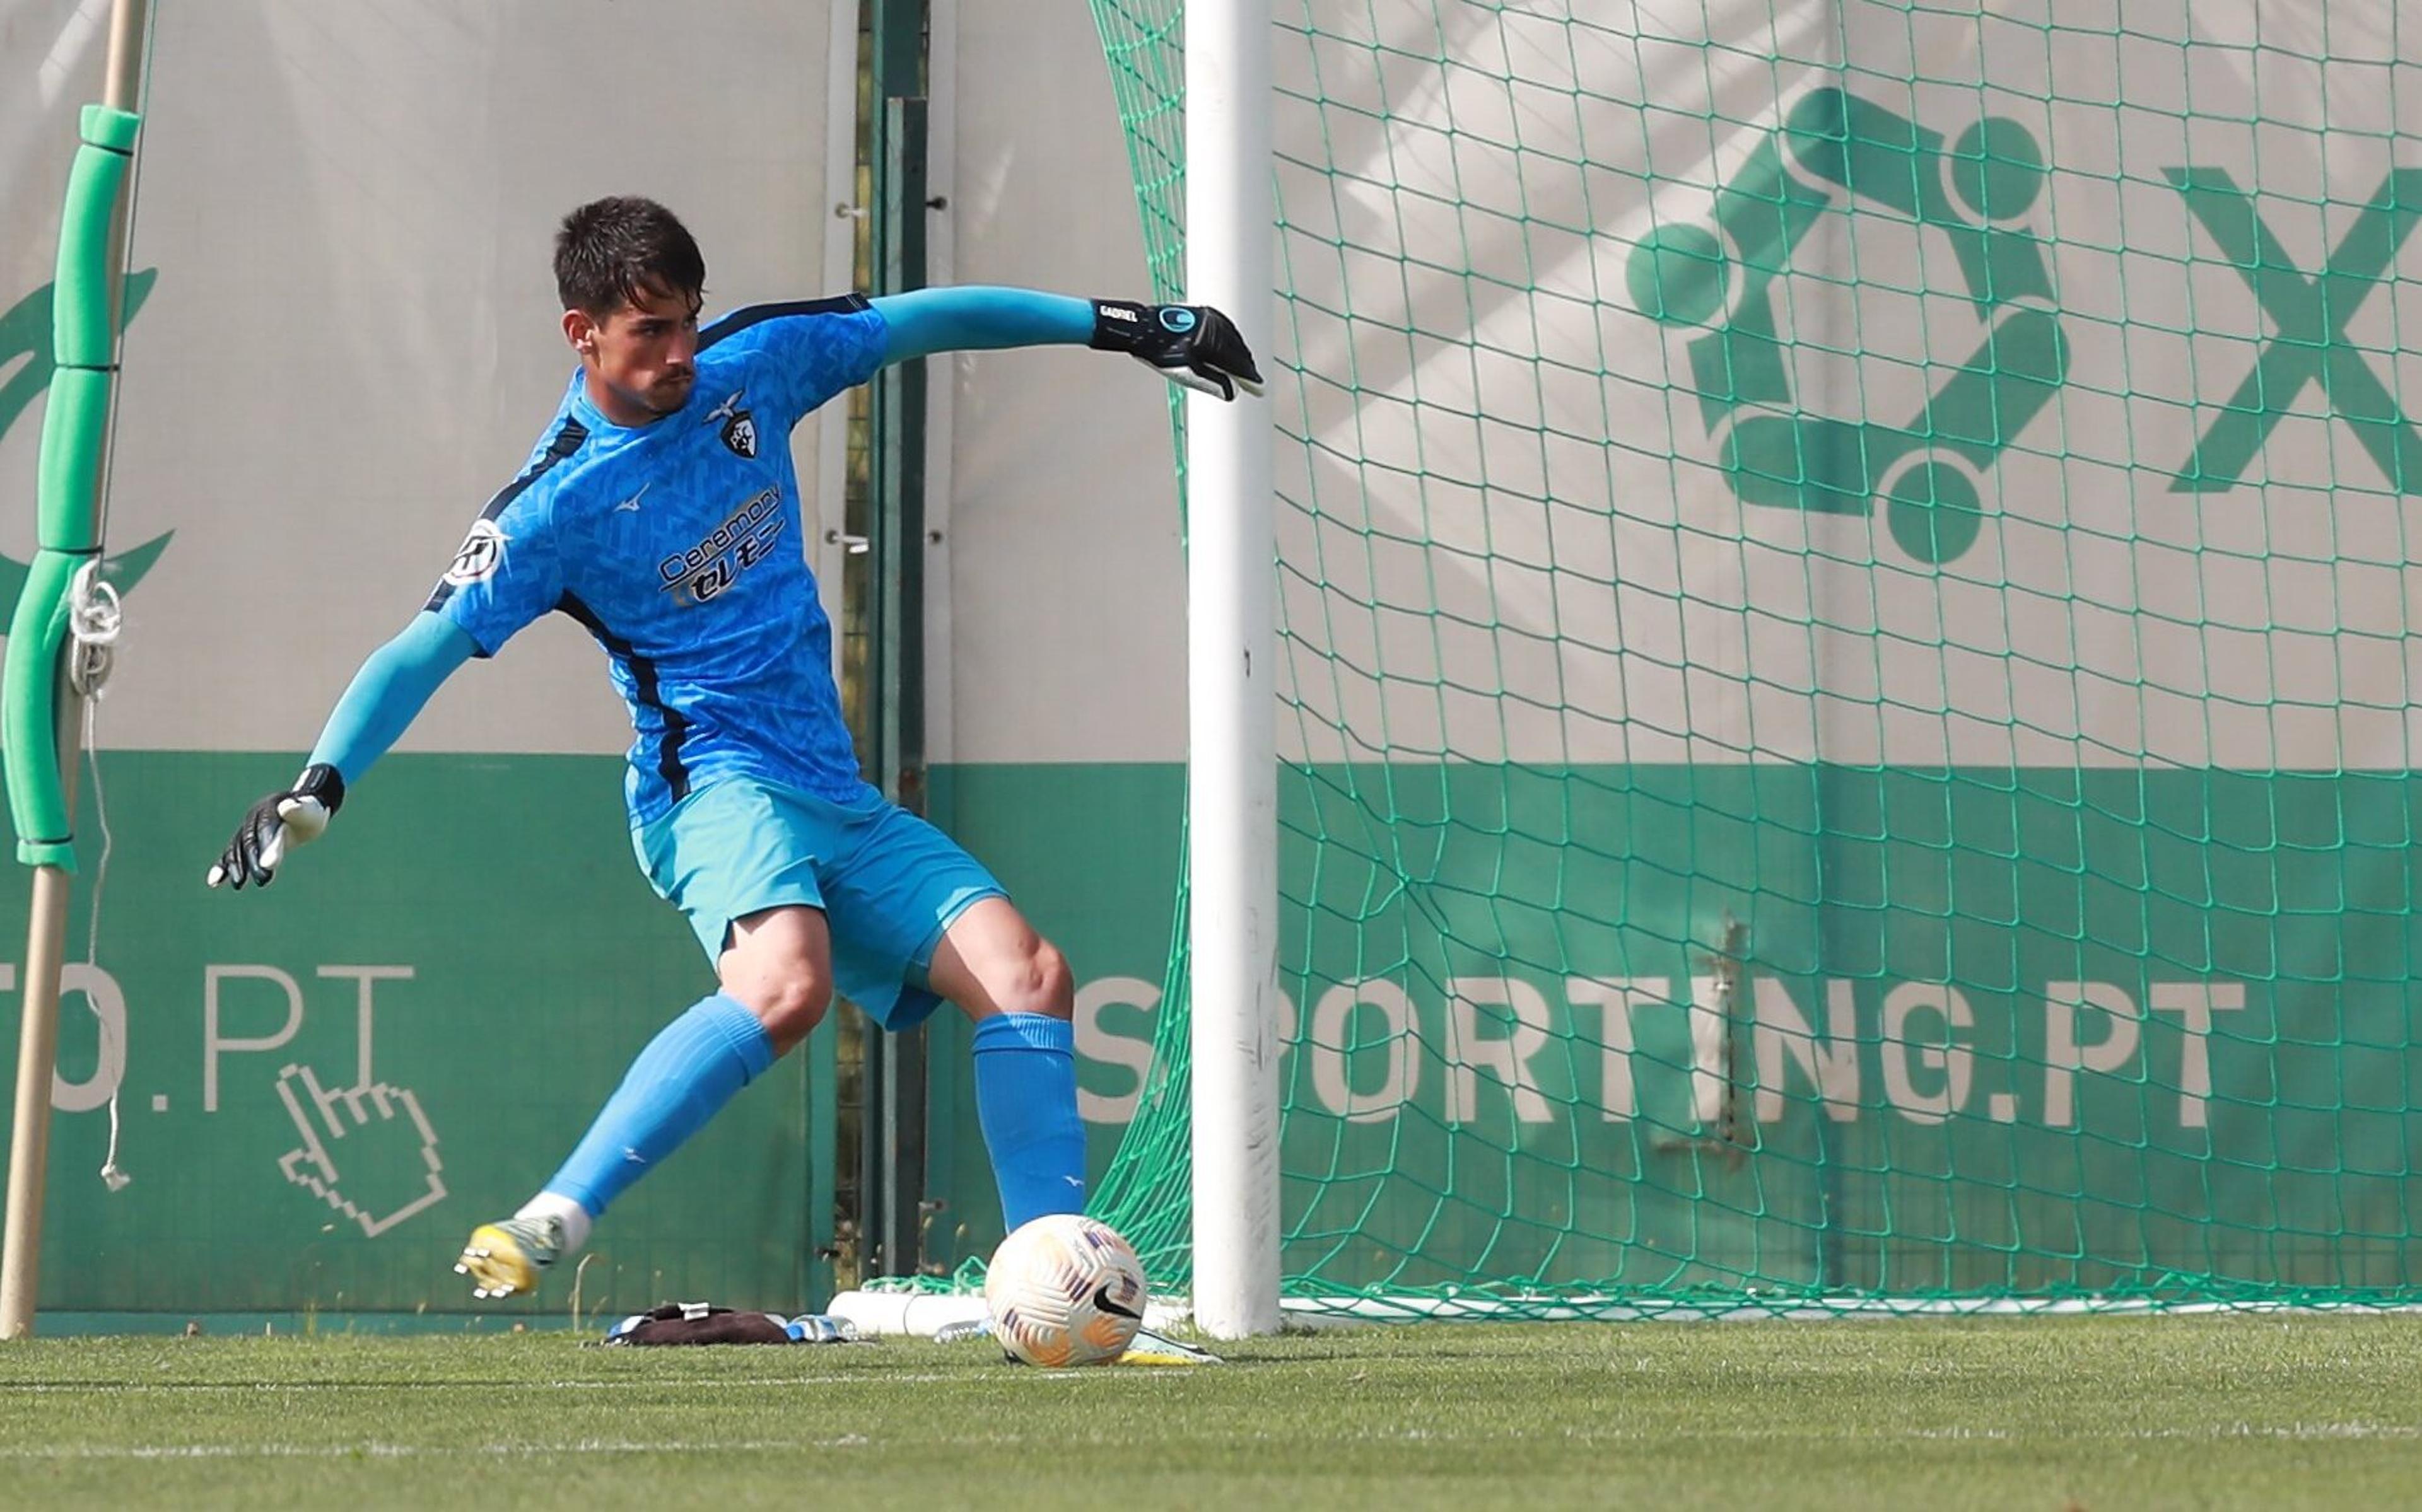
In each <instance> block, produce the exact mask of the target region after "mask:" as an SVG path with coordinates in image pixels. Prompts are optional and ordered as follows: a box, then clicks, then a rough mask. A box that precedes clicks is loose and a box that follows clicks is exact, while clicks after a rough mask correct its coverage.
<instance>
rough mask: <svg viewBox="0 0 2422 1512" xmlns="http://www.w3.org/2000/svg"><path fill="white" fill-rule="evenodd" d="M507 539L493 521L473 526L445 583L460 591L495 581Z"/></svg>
mask: <svg viewBox="0 0 2422 1512" xmlns="http://www.w3.org/2000/svg"><path fill="white" fill-rule="evenodd" d="M508 539H510V537H508V536H506V534H505V533H504V532H503V531H501V530H499V529H497V528H496V522H495V521H493V520H479V521H474V522H472V524H471V534H469V535H468V536H465V537H464V538H463V547H462V549H461V550H460V551H458V552H456V553H454V562H453V565H452V566H450V567H448V568H447V569H446V581H447V582H448V583H451V584H453V585H455V586H456V587H458V588H459V587H464V586H466V585H470V584H473V583H480V582H484V581H486V580H487V579H489V578H492V577H495V575H496V569H497V568H498V567H500V566H502V565H503V563H504V560H505V542H506V541H507V540H508Z"/></svg>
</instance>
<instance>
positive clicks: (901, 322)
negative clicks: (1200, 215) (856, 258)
mask: <svg viewBox="0 0 2422 1512" xmlns="http://www.w3.org/2000/svg"><path fill="white" fill-rule="evenodd" d="M873 304H874V308H875V311H876V313H878V314H880V315H881V316H882V317H883V319H884V322H885V326H886V331H885V337H884V342H885V345H884V352H883V360H884V362H885V363H886V364H887V365H889V364H891V363H896V362H905V361H907V360H908V359H909V358H911V357H924V356H929V355H931V354H932V353H934V352H937V351H997V350H999V349H1000V348H1003V347H1047V346H1071V347H1073V346H1077V345H1084V346H1089V347H1092V348H1093V349H1094V350H1095V351H1124V352H1125V353H1126V354H1127V355H1129V356H1131V357H1133V358H1135V359H1136V360H1137V361H1138V362H1140V363H1142V364H1143V365H1144V366H1147V367H1150V368H1152V369H1153V370H1154V371H1155V372H1157V373H1158V374H1160V375H1161V376H1162V377H1163V378H1166V379H1168V380H1169V381H1170V382H1172V383H1179V384H1183V385H1184V386H1185V387H1187V388H1190V389H1195V390H1199V391H1200V392H1202V393H1204V394H1217V395H1218V396H1219V397H1221V398H1223V399H1233V398H1235V397H1236V390H1238V389H1240V388H1241V389H1243V390H1244V391H1245V392H1246V393H1248V394H1255V395H1258V394H1260V393H1261V392H1262V374H1261V369H1260V368H1258V367H1256V366H1254V365H1253V353H1252V351H1251V350H1250V348H1248V347H1247V346H1246V345H1245V338H1244V337H1243V336H1242V335H1238V334H1237V331H1236V326H1235V322H1234V321H1232V320H1229V319H1228V318H1227V317H1226V316H1225V315H1222V314H1220V313H1219V311H1218V310H1215V309H1213V308H1212V307H1211V306H1209V305H1207V304H1136V303H1134V302H1132V301H1129V300H1116V299H1094V300H1084V299H1073V298H1071V297H1069V296H1068V295H1065V294H1045V293H1040V292H1037V291H1036V290H1034V289H1030V288H989V287H984V286H980V285H966V286H961V287H956V288H920V289H917V290H915V291H913V292H911V293H906V294H887V295H884V296H883V297H882V298H880V299H877V300H875V301H874V302H873Z"/></svg>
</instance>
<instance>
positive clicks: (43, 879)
mask: <svg viewBox="0 0 2422 1512" xmlns="http://www.w3.org/2000/svg"><path fill="white" fill-rule="evenodd" d="M148 12H149V0H117V5H116V7H115V8H114V9H113V10H112V12H111V15H110V23H109V62H108V77H107V81H106V83H105V85H104V86H103V88H102V110H103V117H102V119H101V120H100V121H98V122H96V121H95V120H94V119H93V118H92V114H91V113H90V112H87V118H86V148H84V152H92V151H95V150H103V151H106V150H123V151H125V152H127V153H129V154H131V152H132V149H133V146H134V137H133V129H132V125H133V123H132V120H131V117H133V116H134V113H135V112H136V111H137V110H139V109H140V108H141V106H142V101H143V54H144V44H145V41H146V39H147V37H148V34H149V24H148V23H149V15H148ZM113 117H125V118H113ZM96 126H98V127H100V129H101V131H100V133H99V134H100V135H104V136H111V137H112V140H111V141H110V142H109V143H108V144H107V145H106V146H104V145H103V144H102V142H100V141H98V140H97V139H96V130H95V128H96ZM119 133H122V135H123V138H124V140H123V143H122V146H120V145H119V144H118V142H117V141H116V140H115V136H116V135H117V134H119ZM82 157H83V153H79V159H80V162H79V170H80V171H81V170H82V169H83V168H84V164H83V162H82V161H81V159H82ZM117 172H118V179H117V183H116V187H115V192H114V193H113V194H112V195H111V199H112V204H111V207H110V210H109V214H108V232H107V242H106V246H105V249H104V252H103V256H102V284H101V290H100V297H101V298H102V299H104V300H105V301H106V303H107V310H108V315H107V319H108V327H107V335H106V352H105V357H104V358H103V359H102V361H103V363H104V366H102V368H101V369H99V374H100V376H99V378H98V380H97V384H96V387H95V391H94V393H93V396H92V397H93V402H94V406H95V408H94V409H93V412H92V413H91V414H90V416H89V418H87V419H86V421H85V424H84V429H85V431H86V434H85V435H84V436H83V437H82V438H81V442H82V444H83V446H84V447H85V448H86V456H87V460H86V461H85V462H83V463H82V464H81V465H82V466H83V468H85V469H86V470H87V471H88V473H89V476H90V480H91V486H90V489H89V491H88V492H87V496H86V498H84V499H82V500H70V501H68V507H69V509H71V510H73V509H82V510H83V511H84V514H83V518H82V519H81V520H80V521H71V522H69V523H68V524H67V525H66V528H65V534H67V535H69V536H71V537H73V538H74V542H75V544H74V549H73V550H71V551H69V552H65V553H55V552H54V551H52V550H50V548H52V547H54V545H55V542H54V541H53V540H52V539H50V537H51V536H52V534H53V531H52V529H51V522H49V521H47V520H46V521H45V522H44V527H45V528H44V532H43V534H44V540H43V545H44V547H45V548H46V549H45V551H44V552H43V553H40V554H41V555H44V556H53V557H54V559H55V561H56V562H59V563H61V564H62V565H65V566H67V567H68V568H69V569H72V565H73V564H72V558H73V557H75V556H81V557H83V558H84V559H86V560H89V561H98V560H100V558H101V522H102V505H103V501H104V500H105V499H106V498H107V497H108V491H109V478H108V454H109V447H108V436H109V422H108V416H109V411H110V406H111V405H112V404H113V403H114V391H115V388H116V385H115V383H113V382H109V380H110V379H111V378H112V377H114V375H115V370H116V367H117V364H118V337H119V333H120V331H121V329H122V328H123V324H124V311H123V308H122V301H123V299H124V295H125V288H124V285H125V271H126V237H127V226H128V222H129V220H130V219H131V215H130V211H131V209H132V205H133V200H134V190H133V176H132V174H131V173H128V172H127V171H126V170H125V168H124V167H123V166H119V167H118V169H117ZM76 201H77V195H76V194H75V186H74V185H73V184H72V183H71V192H70V198H69V204H68V209H67V215H68V217H69V219H70V221H71V222H72V221H73V218H74V217H75V216H76V215H77V214H78V211H79V206H78V204H77V202H76ZM75 234H76V227H75V226H73V225H72V224H70V225H63V226H62V227H61V230H60V237H61V242H62V244H63V245H65V244H67V243H68V242H70V241H71V238H72V237H73V236H74V235H75ZM53 293H54V297H55V300H56V301H57V308H58V310H59V312H60V313H59V323H60V325H61V326H62V327H64V326H65V325H66V324H67V323H68V322H69V321H70V320H72V319H73V318H74V317H73V311H72V309H71V289H70V288H68V287H67V282H66V280H64V279H63V280H61V282H60V284H59V285H58V286H56V287H55V288H54V290H53ZM93 360H94V359H93V358H91V357H88V356H85V355H83V354H81V353H77V352H75V351H71V350H69V347H68V344H67V343H64V342H63V343H62V344H61V350H60V351H59V353H58V361H59V366H60V374H61V376H60V378H58V379H55V380H54V383H55V386H54V389H53V392H52V405H53V407H54V410H55V411H60V412H62V413H64V411H65V410H66V409H67V408H69V407H70V406H67V405H63V404H62V399H63V397H64V396H65V395H66V392H67V385H66V383H65V382H64V381H63V380H64V378H65V375H66V372H67V369H68V368H69V367H70V366H71V363H87V364H88V363H90V362H92V361H93ZM86 371H87V372H90V371H92V369H90V368H87V369H86ZM50 425H51V418H50V417H46V419H45V426H44V429H45V440H46V441H47V439H48V432H49V429H50ZM44 449H45V451H49V450H50V449H51V448H50V447H48V446H47V445H46V446H45V448H44ZM46 582H47V583H48V591H49V592H50V593H51V594H52V595H53V597H54V599H55V605H56V609H55V613H56V614H59V615H64V613H65V608H66V598H65V595H66V585H65V583H64V582H63V581H55V580H49V579H46V578H45V576H44V575H43V574H41V573H39V572H37V573H32V574H29V575H28V577H27V579H26V584H25V588H24V595H25V598H26V599H31V597H32V596H33V595H34V594H35V593H37V592H38V591H42V590H43V589H44V585H45V583H46ZM34 607H39V605H31V604H28V603H25V602H24V601H22V600H21V603H20V606H19V616H18V618H17V619H16V620H15V621H12V630H11V634H10V639H11V640H12V641H14V640H16V639H19V638H20V634H21V631H19V630H18V629H17V628H16V627H17V626H19V625H22V623H23V622H24V616H25V613H26V611H27V610H28V609H29V608H34ZM13 649H15V647H12V650H13ZM75 654H76V648H75V645H74V643H73V642H72V641H63V642H62V643H61V644H60V645H59V647H58V649H57V653H56V655H55V657H54V658H53V659H52V665H51V666H50V668H49V669H48V672H49V676H50V678H51V681H50V683H49V686H48V688H47V689H45V690H42V692H41V697H42V698H43V699H44V700H47V701H50V702H52V703H53V706H54V708H55V727H56V734H57V746H56V759H57V762H58V765H57V768H56V776H57V789H58V790H57V803H58V816H59V818H60V820H61V834H62V835H63V836H65V835H66V834H67V832H66V830H65V822H64V821H65V820H67V819H70V818H72V817H73V815H74V812H75V772H76V760H75V756H76V752H77V749H78V747H79V745H80V743H81V742H80V740H79V736H80V733H81V731H82V730H83V727H84V699H83V697H82V696H81V695H79V694H77V693H76V691H75V689H74V687H73V686H72V684H71V682H70V680H69V678H68V675H67V669H68V665H69V662H70V659H71V658H72V657H73V656H74V655H75ZM27 670H30V671H32V672H33V673H34V674H35V675H36V676H39V675H40V673H41V670H42V669H40V668H32V669H27ZM24 755H25V754H24V751H23V750H22V749H20V748H18V746H17V744H16V742H11V751H10V756H11V760H12V762H14V761H22V760H23V759H24ZM12 775H13V774H12ZM11 800H12V803H13V802H14V800H15V795H14V793H13V792H12V794H11ZM18 838H19V849H20V854H21V856H23V855H25V854H27V851H26V843H27V842H28V841H29V840H31V839H34V838H36V837H35V836H32V835H29V834H28V833H27V831H26V828H25V826H24V824H22V823H21V824H20V825H19V827H18ZM43 838H49V837H48V836H44V837H43ZM69 838H71V836H69ZM65 844H66V839H64V838H63V839H60V840H58V841H57V842H56V843H55V845H54V846H53V847H49V848H44V849H43V850H39V851H38V852H36V853H35V854H36V855H37V856H38V857H39V863H38V864H37V865H35V867H34V899H33V912H32V916H31V917H30V918H29V919H28V921H27V923H26V938H25V1001H24V1022H23V1024H22V1026H21V1028H20V1032H19V1035H18V1039H17V1101H16V1116H15V1121H14V1124H13V1127H12V1130H11V1135H10V1142H9V1146H8V1219H7V1223H8V1230H7V1239H6V1244H5V1246H4V1247H0V1339H22V1338H24V1337H26V1336H27V1335H29V1334H31V1333H33V1332H34V1303H35V1297H36V1294H37V1292H38V1290H39V1285H40V1268H41V1251H42V1198H43V1192H44V1189H45V1180H44V1177H45V1172H46V1169H47V1165H48V1161H49V1156H50V1135H51V1078H52V1076H53V1074H54V1068H55V1063H56V1061H57V1059H58V1033H59V970H60V967H61V965H62V964H63V958H64V956H65V954H66V949H67V928H68V890H69V883H68V878H69V872H70V869H71V866H72V864H73V860H74V856H73V852H72V850H64V853H59V848H61V847H64V846H65Z"/></svg>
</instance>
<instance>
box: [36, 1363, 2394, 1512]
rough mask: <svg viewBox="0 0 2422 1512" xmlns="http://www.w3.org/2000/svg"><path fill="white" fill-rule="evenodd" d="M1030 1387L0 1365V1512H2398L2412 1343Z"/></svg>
mask: <svg viewBox="0 0 2422 1512" xmlns="http://www.w3.org/2000/svg"><path fill="white" fill-rule="evenodd" d="M1229 1353H1230V1357H1231V1360H1232V1363H1231V1364H1229V1365H1227V1366H1225V1367H1223V1368H1217V1369H1199V1370H1141V1369H1114V1370H1090V1371H1070V1372H1064V1373H1056V1374H1046V1373H1042V1372H1036V1371H1031V1370H1023V1369H1016V1368H1013V1367H1010V1366H1007V1365H1002V1364H997V1363H995V1360H996V1357H995V1356H994V1355H992V1353H991V1352H990V1351H989V1350H988V1349H987V1348H984V1347H983V1346H979V1345H956V1346H937V1345H930V1344H916V1343H900V1342H887V1343H883V1344H877V1345H863V1346H853V1347H839V1346H836V1347H819V1348H715V1349H635V1350H631V1351H628V1352H624V1351H621V1350H607V1349H602V1348H587V1347H583V1346H582V1345H581V1344H580V1343H579V1342H577V1341H576V1340H574V1338H573V1337H572V1336H570V1335H568V1334H562V1333H533V1334H520V1335H505V1336H497V1335H475V1336H461V1337H456V1336H422V1337H411V1338H395V1337H377V1338H373V1337H368V1336H363V1337H350V1336H329V1335H326V1334H322V1335H320V1336H318V1337H314V1338H283V1337H281V1338H200V1339H166V1338H149V1337H147V1338H117V1339H65V1340H38V1341H34V1342H30V1343H25V1344H16V1345H9V1346H6V1347H0V1504H7V1505H10V1506H45V1507H67V1506H113V1507H120V1506H174V1507H188V1506H242V1507H246V1508H258V1507H279V1506H296V1507H312V1508H315V1509H321V1512H326V1509H329V1508H338V1509H341V1512H356V1509H359V1508H366V1507H377V1506H434V1505H440V1504H447V1503H449V1502H450V1503H455V1504H468V1505H478V1506H503V1505H537V1506H551V1507H564V1506H577V1507H583V1508H587V1507H606V1506H652V1507H654V1506H688V1505H697V1506H708V1505H714V1506H761V1505H762V1506H783V1507H799V1506H850V1505H871V1504H876V1502H875V1500H874V1499H878V1498H879V1499H882V1500H883V1501H884V1502H886V1503H888V1504H892V1505H902V1506H931V1507H947V1506H984V1507H1003V1506H1029V1505H1032V1506H1050V1507H1054V1508H1065V1507H1067V1506H1069V1505H1072V1504H1093V1505H1107V1504H1128V1505H1134V1506H1138V1507H1142V1508H1151V1509H1154V1512H1158V1509H1160V1508H1165V1507H1198V1506H1200V1507H1212V1506H1237V1505H1245V1506H1257V1507H1264V1508H1281V1507H1288V1506H1322V1507H1326V1506H1332V1505H1341V1506H1342V1505H1350V1506H1384V1507H1388V1508H1390V1509H1392V1512H1408V1509H1411V1508H1417V1507H1429V1506H1439V1507H1446V1506H1456V1507H1460V1506H1472V1505H1507V1506H1510V1505H1520V1506H1525V1507H1537V1506H1550V1505H1601V1506H1602V1505H1613V1504H1641V1505H1650V1506H1656V1507H1659V1508H1660V1509H1669V1508H1678V1507H1697V1506H1707V1507H1726V1508H1737V1507H1738V1506H1740V1505H1743V1504H1770V1505H1782V1506H1793V1507H1814V1506H1855V1507H1859V1508H1862V1509H1872V1508H1875V1507H1878V1506H1917V1505H1926V1506H1952V1505H1984V1506H1996V1507H2041V1508H2045V1509H2048V1512H2061V1509H2064V1508H2068V1507H2072V1506H2075V1507H2085V1508H2100V1507H2138V1506H2159V1505H2171V1506H2284V1505H2330V1506H2333V1507H2337V1508H2343V1507H2345V1506H2348V1505H2365V1506H2378V1505H2398V1504H2414V1503H2416V1502H2418V1501H2422V1319H2417V1318H2414V1317H2284V1316H2268V1317H2177V1318H2142V1317H2138V1318H2032V1319H2003V1320H1991V1321H1986V1320H1974V1321H1953V1320H1927V1321H1894V1322H1884V1321H1875V1322H1839V1323H1721V1324H1644V1323H1643V1324H1623V1325H1613V1326H1596V1325H1581V1324H1558V1325H1547V1326H1536V1327H1528V1328H1522V1327H1499V1326H1489V1327H1482V1326H1474V1325H1437V1324H1433V1325H1427V1326H1422V1327H1403V1328H1387V1329H1366V1330H1356V1331H1352V1332H1346V1333H1326V1334H1321V1335H1316V1336H1312V1337H1290V1338H1283V1339H1274V1340H1266V1341H1261V1342H1256V1343H1252V1344H1248V1345H1241V1346H1236V1347H1234V1348H1231V1349H1230V1351H1229Z"/></svg>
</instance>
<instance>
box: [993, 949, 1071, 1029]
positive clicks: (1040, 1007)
mask: <svg viewBox="0 0 2422 1512" xmlns="http://www.w3.org/2000/svg"><path fill="white" fill-rule="evenodd" d="M1009 996H1010V1001H1008V1002H1005V1003H1003V1004H1002V1005H1001V1007H1002V1008H1003V1009H1005V1010H1007V1011H1008V1012H1011V1013H1039V1014H1042V1015H1043V1016H1044V1017H1046V1018H1048V1019H1066V1018H1071V1017H1073V1016H1074V1015H1075V1014H1076V1011H1077V977H1076V974H1075V973H1074V972H1072V971H1070V970H1069V969H1068V958H1067V957H1065V956H1063V955H1062V954H1060V952H1059V950H1058V948H1057V947H1055V946H1054V945H1053V944H1052V943H1051V942H1050V941H1048V940H1037V941H1036V942H1035V943H1034V949H1033V951H1032V952H1031V953H1030V954H1029V955H1028V956H1027V957H1026V958H1025V959H1023V960H1022V961H1020V962H1019V963H1018V969H1017V974H1016V978H1015V981H1014V985H1013V986H1012V988H1011V990H1010V994H1009Z"/></svg>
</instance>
